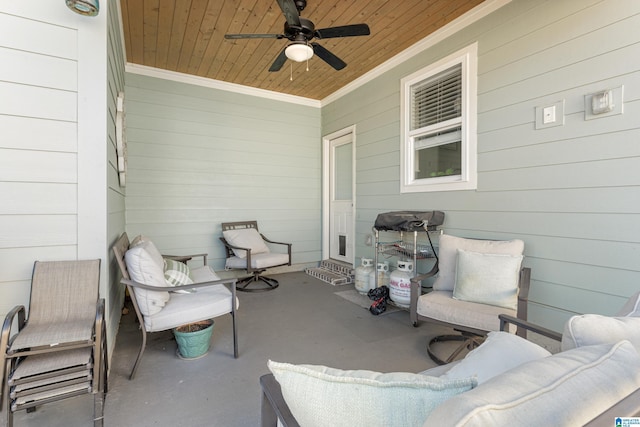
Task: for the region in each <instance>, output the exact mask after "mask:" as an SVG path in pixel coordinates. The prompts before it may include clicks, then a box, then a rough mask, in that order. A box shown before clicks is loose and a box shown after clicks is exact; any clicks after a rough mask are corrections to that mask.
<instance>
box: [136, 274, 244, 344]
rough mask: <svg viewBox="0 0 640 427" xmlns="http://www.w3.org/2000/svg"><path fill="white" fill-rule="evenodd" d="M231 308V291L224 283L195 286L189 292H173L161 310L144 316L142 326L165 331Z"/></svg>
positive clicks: (228, 310)
mask: <svg viewBox="0 0 640 427" xmlns="http://www.w3.org/2000/svg"><path fill="white" fill-rule="evenodd" d="M237 306H238V300H237V298H236V307H237ZM231 308H232V307H231V291H230V290H229V289H228V288H227V287H226V286H224V285H212V286H207V287H202V288H197V289H196V292H195V293H189V294H176V293H174V294H171V299H170V300H169V301H167V303H166V305H165V306H164V308H163V309H162V310H161V311H159V312H157V313H155V314H153V315H151V316H144V327H145V329H146V330H147V331H148V332H155V331H165V330H167V329H171V328H175V327H177V326H180V325H184V324H185V323H191V322H197V321H199V320H205V319H211V318H213V317H217V316H220V315H223V314H226V313H231Z"/></svg>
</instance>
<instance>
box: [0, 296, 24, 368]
mask: <svg viewBox="0 0 640 427" xmlns="http://www.w3.org/2000/svg"><path fill="white" fill-rule="evenodd" d="M25 313H26V310H25V308H24V305H16V306H15V307H13V309H12V310H11V311H10V312H9V313H7V315H6V316H5V318H4V323H3V324H2V335H1V336H0V357H2V358H4V356H5V355H6V354H7V348H9V344H10V343H11V341H12V339H11V327H12V326H13V321H14V319H15V317H16V316H18V332H20V330H21V329H22V328H24V325H25V323H26V321H25V318H26V316H25ZM15 335H17V334H14V337H15ZM0 366H1V367H3V368H4V363H2V364H0Z"/></svg>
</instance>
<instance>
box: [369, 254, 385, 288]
mask: <svg viewBox="0 0 640 427" xmlns="http://www.w3.org/2000/svg"><path fill="white" fill-rule="evenodd" d="M376 270H377V271H378V282H377V283H376V272H375V270H374V271H372V272H371V275H370V276H369V287H370V288H371V289H374V288H379V287H381V286H389V263H388V262H387V261H384V262H379V263H378V265H377V266H376Z"/></svg>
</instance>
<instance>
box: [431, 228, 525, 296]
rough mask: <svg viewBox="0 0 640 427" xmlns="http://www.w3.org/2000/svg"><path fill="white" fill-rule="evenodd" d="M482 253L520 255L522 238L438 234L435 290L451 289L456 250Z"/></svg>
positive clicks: (453, 281) (522, 250)
mask: <svg viewBox="0 0 640 427" xmlns="http://www.w3.org/2000/svg"><path fill="white" fill-rule="evenodd" d="M458 249H462V250H465V251H471V252H478V253H483V254H506V255H522V254H523V252H524V242H523V241H522V240H518V239H516V240H496V241H493V240H476V239H465V238H462V237H455V236H450V235H448V234H444V235H442V236H440V243H439V248H438V275H437V276H436V280H435V281H434V282H433V289H434V290H436V291H453V288H454V286H455V280H456V267H457V259H458V253H457V250H458Z"/></svg>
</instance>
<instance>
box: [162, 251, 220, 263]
mask: <svg viewBox="0 0 640 427" xmlns="http://www.w3.org/2000/svg"><path fill="white" fill-rule="evenodd" d="M208 255H209V254H193V255H164V254H163V255H162V258H168V259H173V260H176V261H179V262H184V263H186V262H187V261H190V260H191V259H193V258H198V257H202V262H203V265H207V256H208Z"/></svg>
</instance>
